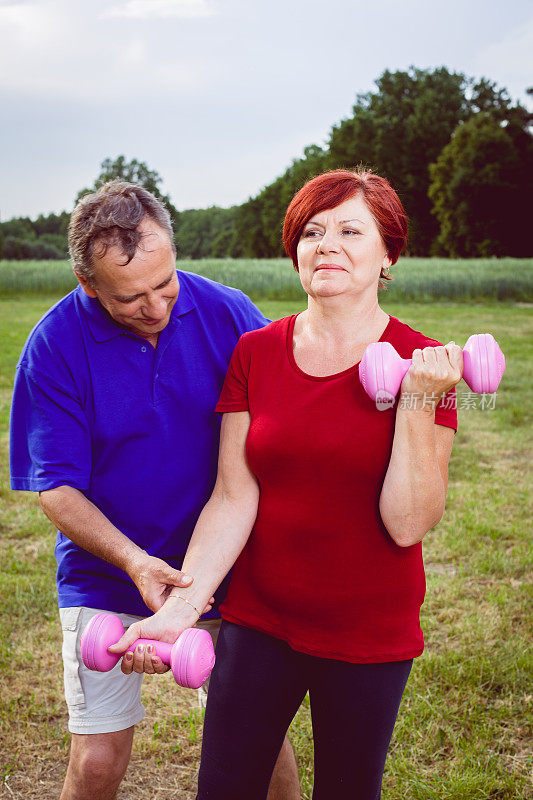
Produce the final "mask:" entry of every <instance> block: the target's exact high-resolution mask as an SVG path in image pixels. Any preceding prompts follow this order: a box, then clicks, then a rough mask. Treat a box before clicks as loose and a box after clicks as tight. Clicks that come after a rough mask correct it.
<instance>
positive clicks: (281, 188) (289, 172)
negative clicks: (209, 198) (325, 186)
mask: <svg viewBox="0 0 533 800" xmlns="http://www.w3.org/2000/svg"><path fill="white" fill-rule="evenodd" d="M325 159H326V153H325V151H324V150H323V149H322V148H321V147H318V145H314V144H313V145H309V146H308V147H306V148H305V149H304V154H303V157H302V158H297V159H294V161H293V162H292V164H291V165H290V167H288V169H286V170H285V172H284V173H283V175H281V176H280V177H279V178H276V180H275V181H273V182H272V183H271V184H269V185H268V186H266V187H265V188H264V189H263V190H262V191H261V192H260V193H259V194H258V195H257V196H256V197H253V198H250V200H248V201H247V202H246V203H244V204H243V205H242V206H240V207H239V208H238V212H237V216H236V220H235V238H234V252H233V253H232V255H235V256H236V254H237V252H238V253H242V255H244V256H245V257H246V258H274V257H276V256H281V255H283V254H284V251H283V245H282V228H283V220H284V217H285V212H286V210H287V206H288V205H289V203H290V201H291V200H292V198H293V196H294V195H295V194H296V192H297V191H298V190H299V189H301V187H302V186H303V185H304V183H305V182H306V181H307V180H309V178H312V177H314V176H315V175H318V174H319V173H320V172H323V171H324V169H325V168H326V161H325Z"/></svg>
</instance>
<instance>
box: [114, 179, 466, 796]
mask: <svg viewBox="0 0 533 800" xmlns="http://www.w3.org/2000/svg"><path fill="white" fill-rule="evenodd" d="M406 235H407V224H406V217H405V213H404V211H403V208H402V205H401V203H400V200H399V198H398V196H397V195H396V193H395V192H394V191H393V189H392V188H391V187H390V185H389V184H388V183H387V181H385V180H384V179H383V178H380V177H378V176H377V175H373V174H372V173H370V172H351V171H347V170H337V171H334V172H330V173H326V174H324V175H320V176H318V177H316V178H314V179H313V180H311V181H309V182H308V183H307V184H306V185H305V186H304V187H303V189H301V190H300V192H298V194H297V195H296V196H295V197H294V199H293V200H292V202H291V204H290V206H289V208H288V210H287V215H286V219H285V225H284V231H283V236H284V244H285V248H286V251H287V253H288V254H289V255H290V256H291V258H292V260H293V263H294V266H295V268H296V270H297V271H298V272H299V275H300V279H301V282H302V286H303V288H304V289H305V291H306V292H307V295H308V308H307V310H306V311H303V312H302V313H301V314H298V315H294V316H291V317H287V318H285V319H282V320H278V321H277V322H273V323H271V324H270V325H268V326H267V327H266V328H263V329H260V330H257V331H252V332H250V333H246V334H245V335H244V336H242V337H241V339H240V340H239V342H238V344H237V347H236V349H235V352H234V354H233V357H232V361H231V364H230V367H229V370H228V374H227V376H226V381H225V384H224V388H223V390H222V394H221V397H220V400H219V403H218V405H217V411H218V412H220V413H223V414H224V417H223V422H222V434H221V445H220V457H219V472H218V478H217V482H216V486H215V489H214V491H213V495H212V497H211V499H210V500H209V502H208V503H207V505H206V507H205V508H204V510H203V512H202V514H201V516H200V518H199V520H198V523H197V526H196V528H195V532H194V535H193V538H192V540H191V543H190V546H189V549H188V551H187V555H186V558H185V561H184V564H183V569H184V570H185V571H186V572H187V574H189V575H192V576H193V577H194V582H193V584H192V585H191V586H190V587H188V588H186V589H183V588H180V589H173V590H172V593H171V595H170V597H169V599H168V600H167V602H166V603H165V605H164V606H163V608H162V609H161V610H160V611H159V612H157V614H156V615H155V616H154V617H152V618H150V619H149V620H148V621H146V622H142V623H139V624H138V625H133V626H132V627H131V628H130V629H129V635H128V634H127V637H128V638H127V639H126V638H125V639H123V640H121V642H120V643H118V645H117V647H119V646H121V647H122V648H124V647H125V646H126V645H127V644H128V643H129V642H130V641H133V640H134V639H135V638H136V637H138V636H146V637H148V636H151V637H153V638H161V639H166V640H168V641H173V640H174V639H175V638H176V637H177V635H178V634H179V633H180V632H181V631H182V630H183V629H184V628H186V627H190V626H192V625H194V624H195V622H196V620H197V618H198V616H199V612H198V609H201V608H203V607H204V606H205V604H206V602H207V600H208V598H209V597H210V596H211V594H212V593H213V592H214V590H215V588H216V587H217V586H218V584H219V583H220V582H221V581H222V579H223V577H224V576H225V575H226V573H227V572H228V570H229V569H230V568H231V567H232V565H233V564H234V562H236V564H235V567H234V570H233V575H232V579H231V584H230V589H229V592H228V595H227V597H226V600H225V602H224V603H223V605H222V608H221V613H222V617H223V623H222V628H221V632H220V635H219V640H218V645H217V663H216V666H215V669H214V671H213V674H212V677H211V689H210V694H209V700H208V705H207V711H206V718H205V729H204V739H203V749H202V762H201V767H200V776H199V793H198V798H201V799H202V800H203V798H208V797H209V798H216V800H225V798H231V799H232V800H241V798H242V800H244V798H246V800H256V799H257V800H259V798H265V797H266V793H267V789H268V783H269V778H270V775H271V773H272V769H273V767H274V764H275V761H276V757H277V754H278V752H279V750H280V747H281V744H282V741H283V738H284V735H285V733H286V730H287V728H288V726H289V724H290V722H291V720H292V718H293V716H294V714H295V713H296V711H297V710H298V707H299V706H300V703H301V702H302V700H303V698H304V696H305V694H306V693H307V692H308V691H309V695H310V703H311V714H312V720H313V734H314V747H315V783H314V794H313V797H314V798H316V799H317V800H331V798H335V800H341V799H342V798H350V800H355V799H356V798H357V800H376V798H379V797H380V787H381V778H382V773H383V768H384V764H385V758H386V753H387V749H388V746H389V742H390V738H391V735H392V731H393V727H394V723H395V720H396V715H397V712H398V708H399V704H400V700H401V697H402V693H403V690H404V688H405V684H406V681H407V678H408V675H409V672H410V669H411V665H412V660H413V658H415V657H416V656H419V655H420V654H421V652H422V650H423V637H422V632H421V630H420V625H419V609H420V605H421V604H422V602H423V598H424V592H425V581H424V570H423V564H422V554H421V545H420V542H421V540H422V539H423V537H424V536H425V534H426V533H427V532H428V531H429V530H430V529H431V528H432V527H434V526H435V525H436V524H437V523H438V522H439V520H440V518H441V516H442V514H443V512H444V506H445V499H446V488H447V478H448V461H449V458H450V453H451V448H452V441H453V436H454V431H455V430H456V427H457V416H456V412H455V411H454V410H453V409H450V408H449V406H450V404H449V403H446V404H444V403H443V402H442V401H441V403H440V404H439V405H438V407H437V408H435V406H436V402H437V401H438V399H439V398H441V397H442V396H443V395H444V394H445V393H446V392H448V391H450V390H453V387H454V385H455V384H456V383H458V381H459V380H460V378H461V374H462V355H461V350H460V349H459V347H457V346H456V345H455V344H454V343H453V342H450V343H449V344H448V345H446V347H441V346H439V345H438V342H435V341H434V340H432V339H428V338H426V337H425V336H423V335H422V334H421V333H418V332H416V331H414V330H412V329H411V328H410V327H409V326H407V325H405V324H404V323H402V322H400V321H398V320H397V319H395V318H394V317H389V315H388V314H387V313H386V312H385V311H383V310H382V309H381V308H380V306H379V302H378V288H379V286H380V285H381V284H380V281H381V279H383V280H387V279H388V278H389V270H390V267H391V266H392V265H393V264H394V263H395V262H396V260H397V258H398V256H399V254H400V252H401V250H402V248H403V246H404V244H405V239H406ZM376 341H389V342H391V343H392V344H393V346H394V347H395V348H396V350H397V351H398V352H399V353H400V355H401V356H402V357H404V358H407V357H412V359H413V363H412V367H411V368H410V369H409V371H408V373H407V374H406V375H405V377H404V379H403V382H402V386H401V396H400V397H399V398H398V402H397V405H396V408H395V409H394V410H392V409H388V410H386V411H379V410H378V409H377V408H376V405H375V404H374V403H373V402H372V401H371V400H370V399H369V397H368V396H367V395H366V394H365V392H364V390H363V388H362V386H361V383H360V381H359V378H358V364H359V362H360V360H361V357H362V355H363V353H364V350H365V348H366V347H367V345H368V344H369V343H370V342H376ZM444 405H446V408H445V407H443V406H444ZM241 551H242V552H241ZM144 658H146V659H147V661H146V664H145V662H144V660H143V659H144ZM135 659H137V660H136V662H135V664H134V666H133V668H134V669H135V668H137V669H138V670H139V669H146V670H147V671H161V665H160V664H158V663H157V661H155V662H153V663H150V661H149V659H148V657H143V656H142V655H137V654H136V656H135ZM124 669H125V671H131V669H132V666H129V667H126V668H124Z"/></svg>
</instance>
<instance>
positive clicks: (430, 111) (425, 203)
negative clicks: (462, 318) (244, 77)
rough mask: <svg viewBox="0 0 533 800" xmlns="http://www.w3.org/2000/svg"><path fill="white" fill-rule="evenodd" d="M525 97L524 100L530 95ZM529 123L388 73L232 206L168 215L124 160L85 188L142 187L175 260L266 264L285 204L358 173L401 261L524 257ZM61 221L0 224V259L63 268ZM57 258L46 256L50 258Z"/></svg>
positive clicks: (498, 101)
mask: <svg viewBox="0 0 533 800" xmlns="http://www.w3.org/2000/svg"><path fill="white" fill-rule="evenodd" d="M528 92H529V93H532V92H533V90H531V89H530V90H528ZM532 121H533V115H531V114H530V113H529V112H528V110H527V109H526V108H525V107H524V106H522V105H521V104H520V103H513V102H512V100H511V98H510V96H509V94H508V92H507V90H506V89H500V88H498V87H497V86H496V84H495V83H494V82H492V81H489V80H487V79H485V78H482V79H481V80H478V81H476V80H474V79H473V78H468V77H466V76H465V75H463V74H462V73H456V72H450V71H449V70H448V69H447V68H446V67H440V68H437V69H433V70H421V69H418V68H416V67H410V68H409V69H408V70H406V71H401V70H398V71H395V72H391V71H389V70H386V71H385V72H384V73H383V74H382V75H381V76H380V77H379V78H378V79H377V81H376V90H375V91H372V92H367V93H365V94H359V95H357V97H356V101H355V104H354V106H353V109H352V114H351V115H350V116H349V117H347V118H346V119H344V120H342V121H341V122H339V123H338V124H336V125H334V126H333V128H332V130H331V132H330V135H329V139H328V141H327V143H326V144H325V145H324V146H323V147H321V146H318V145H314V144H312V145H310V146H308V147H306V148H305V149H304V152H303V155H302V157H300V158H297V159H294V160H293V162H292V163H291V164H290V166H289V167H288V168H287V169H286V170H285V172H284V173H283V174H282V175H280V176H279V177H278V178H276V179H275V180H274V181H273V182H272V183H270V184H269V185H267V186H265V187H264V188H263V189H262V190H261V191H260V192H259V193H258V194H256V195H255V196H254V197H250V198H249V200H247V201H246V202H245V203H243V204H242V205H240V206H233V207H232V208H219V207H217V206H212V207H211V208H206V209H188V210H185V211H177V209H176V208H175V207H174V205H173V204H172V202H171V200H170V198H169V197H168V196H166V195H163V194H162V193H161V191H160V188H159V187H160V184H161V183H162V178H161V176H160V175H159V174H158V173H157V172H156V171H154V170H150V169H149V168H148V167H147V165H146V164H144V163H143V162H139V161H137V160H136V159H133V161H131V162H127V161H126V159H125V158H124V156H119V157H118V158H117V159H116V160H114V161H113V160H111V159H106V160H105V161H104V162H103V163H102V165H101V172H100V174H99V176H98V178H97V179H96V181H95V184H94V186H93V187H92V188H91V189H84V190H82V191H81V192H80V193H79V195H78V197H80V196H82V195H83V194H84V193H86V192H87V191H92V190H93V189H94V188H96V187H97V186H99V185H101V183H102V182H103V181H106V180H111V179H112V178H121V179H123V180H130V181H133V182H135V183H140V184H141V185H143V186H145V187H146V188H147V189H149V190H150V191H152V192H153V193H154V194H155V195H156V196H158V197H160V199H162V200H163V202H165V203H166V204H167V206H168V208H169V210H170V212H171V215H172V218H173V222H174V228H175V231H176V244H177V248H178V254H179V255H180V257H187V258H210V257H211V258H220V257H233V258H240V257H246V258H275V257H278V256H281V255H283V248H282V244H281V229H282V225H283V218H284V215H285V210H286V208H287V205H288V204H289V202H290V200H291V198H292V197H293V195H294V194H295V192H297V191H298V189H299V188H300V187H301V186H302V185H303V184H304V183H305V181H306V180H308V179H309V178H311V177H313V176H314V175H317V174H318V173H320V172H323V171H325V170H328V169H337V168H340V167H346V168H354V167H355V166H358V165H361V166H365V167H369V168H371V169H373V170H374V171H375V172H377V173H378V174H380V175H383V176H384V177H386V178H388V179H389V181H390V182H391V183H392V185H393V186H394V188H395V189H396V190H397V192H398V194H399V195H400V198H401V200H402V202H403V204H404V206H405V209H406V211H407V214H408V216H409V219H410V235H409V242H408V253H409V255H417V256H427V255H435V256H437V255H439V256H449V257H458V258H463V257H486V256H504V255H507V256H515V257H526V256H531V255H533V252H532V250H533V248H532V247H531V244H530V237H529V233H528V228H529V226H528V225H527V223H526V215H527V214H528V201H529V197H530V191H531V181H532V177H533V136H532V133H531V123H532ZM67 225H68V214H67V213H66V212H63V213H62V214H59V215H55V214H51V215H50V216H49V217H43V216H40V217H38V219H37V220H35V222H32V221H31V220H29V219H28V218H20V219H15V220H10V221H8V222H4V223H0V257H3V258H64V257H65V255H66V240H65V234H66V228H67ZM53 253H55V254H53Z"/></svg>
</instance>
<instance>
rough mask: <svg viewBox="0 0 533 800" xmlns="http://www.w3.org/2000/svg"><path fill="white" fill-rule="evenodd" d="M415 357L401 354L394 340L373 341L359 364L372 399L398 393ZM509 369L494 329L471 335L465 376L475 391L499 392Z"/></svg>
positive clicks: (362, 381)
mask: <svg viewBox="0 0 533 800" xmlns="http://www.w3.org/2000/svg"><path fill="white" fill-rule="evenodd" d="M411 364H412V359H410V358H401V357H400V356H399V355H398V353H397V352H396V350H395V349H394V347H393V346H392V345H391V344H390V342H373V343H372V344H369V345H368V347H367V348H366V350H365V352H364V355H363V358H362V360H361V363H360V365H359V377H360V378H361V383H362V384H363V387H364V389H365V392H366V393H367V394H368V396H369V397H371V398H372V400H375V401H379V398H380V397H384V398H385V399H386V398H387V397H388V398H394V397H396V395H397V394H398V391H399V389H400V386H401V383H402V380H403V378H404V375H405V373H406V372H407V371H408V369H409V367H410V366H411ZM504 372H505V356H504V355H503V353H502V350H501V348H500V345H499V344H498V342H497V341H496V339H495V338H494V336H492V334H490V333H478V334H474V335H473V336H471V337H470V338H469V339H468V341H467V343H466V344H465V346H464V348H463V378H464V379H465V381H466V383H467V384H468V386H469V387H470V388H471V389H472V391H473V392H476V393H477V394H488V393H491V392H495V391H496V389H497V388H498V386H499V385H500V381H501V379H502V375H503V373H504Z"/></svg>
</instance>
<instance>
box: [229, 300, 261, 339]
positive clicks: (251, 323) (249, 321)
mask: <svg viewBox="0 0 533 800" xmlns="http://www.w3.org/2000/svg"><path fill="white" fill-rule="evenodd" d="M238 296H239V300H240V302H239V303H238V304H236V305H235V307H234V310H233V315H234V323H235V329H236V331H237V333H238V335H239V336H241V335H242V334H243V333H246V332H247V331H255V330H257V329H258V328H264V327H265V325H268V323H269V322H270V320H269V319H267V318H266V317H265V315H264V314H263V313H262V312H261V311H260V310H259V309H258V308H257V306H256V305H254V303H252V301H251V300H250V298H249V297H248V295H246V294H244V292H239V295H238Z"/></svg>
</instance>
